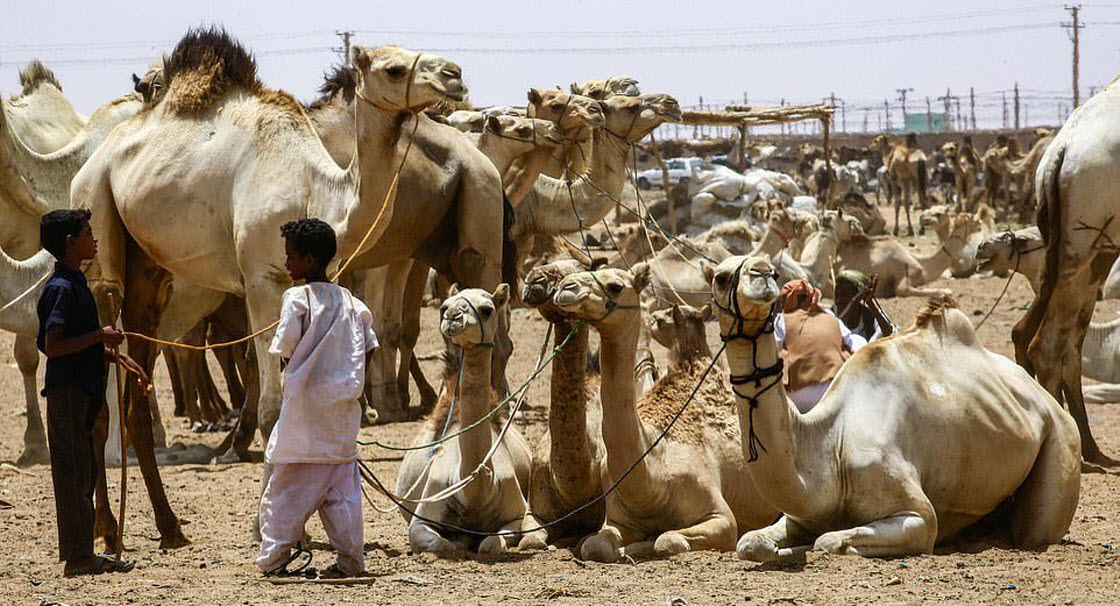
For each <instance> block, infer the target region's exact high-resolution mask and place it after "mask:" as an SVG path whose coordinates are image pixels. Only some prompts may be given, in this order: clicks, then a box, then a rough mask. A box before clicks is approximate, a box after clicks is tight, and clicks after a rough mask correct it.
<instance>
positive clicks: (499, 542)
mask: <svg viewBox="0 0 1120 606" xmlns="http://www.w3.org/2000/svg"><path fill="white" fill-rule="evenodd" d="M506 551H509V545H507V544H506V537H505V536H504V535H498V536H492V537H486V538H485V539H482V542H481V543H479V544H478V553H484V554H488V555H496V554H499V553H505V552H506Z"/></svg>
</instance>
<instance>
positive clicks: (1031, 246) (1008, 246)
mask: <svg viewBox="0 0 1120 606" xmlns="http://www.w3.org/2000/svg"><path fill="white" fill-rule="evenodd" d="M1041 246H1042V236H1041V235H1040V234H1039V232H1038V228H1027V229H1020V230H1019V231H1010V230H1008V231H1003V232H1000V233H998V234H991V235H990V236H988V237H987V238H984V241H983V242H981V243H980V247H979V248H978V249H977V250H976V260H977V261H980V266H979V268H978V269H979V270H980V271H994V272H1004V271H1011V270H1013V269H1015V263H1016V261H1017V259H1018V257H1019V256H1020V255H1022V254H1024V253H1026V252H1029V251H1031V250H1036V249H1038V248H1039V247H1041Z"/></svg>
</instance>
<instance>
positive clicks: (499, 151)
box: [477, 131, 535, 176]
mask: <svg viewBox="0 0 1120 606" xmlns="http://www.w3.org/2000/svg"><path fill="white" fill-rule="evenodd" d="M477 147H478V151H480V152H482V155H484V156H486V158H487V159H488V160H490V163H491V164H493V165H494V168H496V169H498V174H499V175H503V176H504V175H505V174H506V171H507V170H509V167H510V165H512V164H513V161H514V160H516V159H517V158H520V157H522V156H525V155H527V154H529V153H530V152H532V151H533V149H535V147H534V146H533V144H532V143H529V142H526V141H520V140H511V139H509V138H506V137H503V136H502V135H498V134H496V133H492V132H490V131H484V132H483V133H482V136H481V137H479V139H478V144H477Z"/></svg>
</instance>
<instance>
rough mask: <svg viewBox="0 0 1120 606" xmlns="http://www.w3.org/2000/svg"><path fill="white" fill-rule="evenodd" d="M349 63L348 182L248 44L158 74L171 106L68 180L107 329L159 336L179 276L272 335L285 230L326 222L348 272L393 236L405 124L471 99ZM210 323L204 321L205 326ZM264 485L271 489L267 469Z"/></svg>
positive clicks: (138, 349)
mask: <svg viewBox="0 0 1120 606" xmlns="http://www.w3.org/2000/svg"><path fill="white" fill-rule="evenodd" d="M352 55H353V56H352V60H353V62H354V64H355V65H356V66H358V69H359V70H360V71H361V79H362V84H361V86H359V88H358V91H357V93H358V94H359V95H360V97H361V98H362V99H364V100H365V101H364V102H363V103H360V104H356V105H355V110H354V113H353V119H354V120H355V122H356V125H355V132H358V133H360V137H359V139H358V140H359V145H358V146H357V154H356V157H355V159H354V162H353V163H352V164H351V166H350V167H349V169H341V168H339V167H338V165H337V164H336V163H335V162H334V160H333V159H332V158H331V157H330V156H329V155H328V154H327V152H326V150H324V148H323V145H322V143H321V141H320V140H319V138H318V137H317V136H316V134H315V131H314V130H313V128H312V125H311V123H310V121H309V120H308V119H307V116H306V114H305V113H304V111H303V108H302V107H300V106H299V104H298V103H296V102H295V101H294V99H292V98H291V96H289V95H288V94H287V93H284V92H281V91H274V90H269V89H266V88H265V87H264V86H263V85H262V84H261V82H260V80H259V79H258V78H257V74H256V65H255V62H254V61H253V59H252V58H251V56H250V55H249V53H248V52H247V51H246V50H245V49H244V48H243V47H242V46H241V45H240V44H238V43H237V42H235V41H234V40H232V39H231V38H230V37H229V36H228V35H227V34H226V33H225V32H224V31H220V30H216V29H211V30H205V29H198V30H192V31H190V32H188V34H187V35H186V36H185V37H184V38H183V39H182V40H181V41H180V42H179V44H178V45H177V46H176V48H175V50H174V51H173V52H172V54H171V55H170V56H169V57H168V59H167V61H166V64H165V66H164V81H165V82H166V92H165V93H164V95H163V98H162V99H161V100H160V101H159V103H157V104H156V105H154V106H151V107H149V108H147V109H146V110H145V111H142V112H141V113H140V114H138V115H137V116H135V117H133V118H132V119H130V120H128V121H126V122H123V123H121V124H119V125H118V126H117V128H115V129H114V130H113V131H112V133H111V134H110V136H109V138H108V139H107V140H106V142H105V144H103V145H102V146H101V147H100V148H99V149H98V150H97V151H96V152H95V153H94V154H93V156H92V157H91V158H90V160H89V161H88V162H86V164H85V165H84V166H83V167H82V169H81V170H80V171H79V172H78V174H77V176H75V178H74V182H73V188H72V191H73V197H72V200H73V203H74V204H75V205H76V206H79V207H85V208H90V209H91V210H92V211H93V219H92V222H93V223H94V231H95V232H96V233H97V234H98V235H99V237H100V238H101V239H102V242H103V246H102V253H101V254H100V255H99V258H98V259H97V260H96V261H95V262H94V264H93V265H92V267H91V269H90V274H91V276H90V284H91V287H92V288H93V289H94V291H95V293H97V294H98V295H99V301H100V303H101V309H102V313H103V314H104V318H105V319H111V318H113V317H115V316H116V313H115V310H116V306H115V305H113V304H112V303H113V302H118V303H119V302H123V313H122V320H123V323H124V326H125V328H126V329H127V330H129V331H134V332H137V333H143V334H154V333H156V331H157V327H159V324H160V318H161V314H162V311H163V310H162V307H163V306H164V304H165V303H166V300H167V299H166V290H167V289H166V285H167V284H168V283H169V281H170V278H171V276H172V275H175V276H177V277H180V278H182V279H185V280H187V281H188V282H191V283H193V284H196V285H198V286H200V287H203V288H206V289H209V290H211V291H214V292H218V293H221V292H226V293H234V294H238V295H242V296H244V297H245V298H246V302H247V305H248V310H249V319H250V328H252V329H254V330H258V329H260V330H264V329H267V328H268V327H269V323H270V322H271V321H272V320H273V319H274V318H275V317H276V314H277V311H278V310H279V309H280V299H281V297H282V294H283V291H284V290H285V289H286V288H287V287H288V286H289V285H290V281H289V279H288V277H287V276H286V275H285V274H284V272H283V270H282V269H279V268H280V267H282V259H283V258H284V254H283V242H282V239H281V238H280V237H279V235H278V234H279V231H278V230H279V227H280V225H282V224H283V223H285V222H287V221H290V220H292V219H295V218H298V217H303V216H317V217H320V218H322V219H323V220H325V221H327V222H328V223H330V224H332V226H333V227H334V228H335V230H336V232H337V233H338V244H339V252H340V258H345V257H346V256H349V255H351V254H355V253H361V252H363V251H362V250H359V245H360V243H361V241H362V240H363V238H366V237H367V236H368V238H369V239H368V240H367V242H366V243H365V246H369V243H368V242H369V241H372V242H376V241H377V239H378V238H379V237H380V236H381V234H382V233H383V232H384V230H385V229H386V228H387V227H388V226H389V221H387V220H383V221H381V222H380V223H378V224H375V223H374V221H375V219H376V218H377V217H378V215H379V211H384V214H385V215H386V216H393V212H392V208H393V207H392V205H393V203H394V202H395V198H394V197H393V196H390V195H388V194H390V193H391V191H390V183H391V182H392V177H393V174H394V172H395V171H396V168H397V166H398V165H399V164H400V157H401V151H400V148H399V147H398V145H397V144H398V140H399V139H400V138H401V137H402V136H405V133H406V132H407V124H409V123H410V122H412V121H413V120H416V119H422V118H410V113H411V111H412V110H414V109H418V108H422V107H424V106H427V105H430V104H432V103H436V102H438V101H439V100H441V99H444V98H449V97H450V98H452V99H457V98H461V97H462V95H463V94H464V89H463V85H462V80H461V76H460V71H459V68H458V66H456V65H455V64H453V63H451V62H449V61H448V60H446V59H443V58H441V57H436V56H434V55H422V56H421V55H417V54H416V53H412V52H409V51H406V50H404V49H401V48H397V47H386V48H380V49H375V50H368V49H365V48H362V47H354V48H353V49H352ZM218 146H220V147H218ZM229 158H236V159H237V161H236V162H230V161H228V159H229ZM244 183H251V184H252V186H251V187H242V186H241V185H242V184H244ZM202 192H205V195H202ZM200 205H201V206H200ZM500 216H501V215H500V214H499V215H497V217H493V218H492V219H493V220H500V219H499V218H500ZM495 273H497V272H495ZM110 294H113V295H114V296H112V300H110V296H109V295H110ZM220 302H221V299H220V298H219V299H218V301H217V302H216V303H215V307H216V306H217V305H218V304H220ZM212 309H214V308H209V309H201V308H200V309H197V310H195V311H196V312H197V313H198V314H199V316H204V315H206V314H208V313H209V312H210V311H211V310H212ZM188 319H189V318H186V317H184V318H179V320H180V321H182V322H184V323H185V324H186V325H187V326H188V327H189V326H193V325H194V324H195V323H196V322H197V321H198V320H199V319H201V317H196V318H194V320H193V321H189V322H188ZM269 334H270V333H269V331H265V334H264V335H263V336H262V337H260V338H258V339H256V340H255V341H254V347H255V348H256V353H257V359H258V361H259V362H260V363H259V364H258V367H259V370H260V372H259V376H260V386H261V395H260V398H259V408H258V414H259V417H260V425H261V429H262V432H263V433H264V435H265V436H267V435H268V434H269V433H270V432H271V429H272V426H273V424H274V423H275V421H276V418H277V416H278V413H279V403H280V389H279V387H280V381H279V379H280V375H279V368H277V365H275V364H274V363H270V362H269V360H270V359H271V358H269V354H268V353H267V344H268V337H269ZM128 345H129V352H130V353H131V354H132V356H133V357H134V358H135V359H137V361H139V362H140V363H141V364H143V365H144V366H145V368H147V369H148V370H149V371H150V370H151V368H152V365H153V363H154V359H155V353H156V349H155V347H153V346H152V345H151V344H150V343H148V342H146V341H144V340H142V339H139V338H136V337H130V338H129V344H128ZM129 398H130V401H131V402H132V404H131V413H130V415H129V428H130V434H131V436H132V438H133V443H134V445H135V448H136V452H137V454H138V456H139V459H140V465H141V470H142V471H143V474H144V479H145V483H146V485H147V487H148V492H149V496H150V497H151V498H152V503H153V509H154V510H155V512H156V522H157V526H158V528H159V531H160V535H161V544H163V545H164V546H167V547H176V546H180V545H184V544H186V543H187V542H188V541H187V539H186V537H185V536H184V535H183V533H182V530H181V528H180V527H179V521H178V519H177V518H176V516H175V514H174V512H173V511H172V510H171V507H170V504H169V503H168V502H167V497H166V495H165V493H164V490H163V485H162V483H161V482H160V479H159V472H158V469H157V468H156V467H155V461H154V457H153V454H152V442H151V439H152V438H151V428H150V423H149V422H148V420H149V419H150V408H149V402H148V395H147V394H146V393H143V392H141V391H139V390H138V389H136V388H132V389H130V391H129ZM265 475H266V480H267V476H268V467H267V466H266V469H265ZM105 513H106V515H110V514H109V512H105Z"/></svg>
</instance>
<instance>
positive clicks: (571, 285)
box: [553, 264, 777, 562]
mask: <svg viewBox="0 0 1120 606" xmlns="http://www.w3.org/2000/svg"><path fill="white" fill-rule="evenodd" d="M649 272H650V269H649V266H648V265H645V264H639V265H637V266H636V267H635V268H634V273H630V272H627V271H624V270H620V269H614V268H606V269H599V270H596V271H594V272H580V273H575V274H571V275H569V276H567V277H566V278H564V279H563V280H562V281H561V282H560V284H559V286H558V287H557V291H556V294H555V295H554V296H553V303H554V304H555V305H556V306H557V307H558V308H559V309H560V310H561V311H562V312H563V313H564V314H565V315H567V316H569V317H571V318H573V319H580V320H583V321H585V322H587V323H589V324H590V325H591V326H592V327H593V328H594V329H595V330H596V331H598V333H599V337H600V339H601V342H602V351H601V363H602V368H603V376H602V386H601V388H600V399H601V401H602V403H603V426H602V430H603V441H604V444H605V446H606V450H607V456H606V465H605V471H604V473H603V476H602V486H603V488H604V490H606V489H607V488H608V487H610V486H612V485H614V484H615V483H616V482H618V483H619V484H618V486H617V488H616V489H615V491H614V492H612V493H611V494H610V495H609V496H608V497H607V515H606V522H605V523H604V524H603V527H602V528H601V529H600V530H599V531H598V532H597V533H596V534H594V535H592V536H590V537H588V538H587V539H585V540H584V542H583V545H582V547H581V548H580V556H581V557H582V558H584V559H587V560H595V561H600V562H617V561H619V560H620V559H622V558H623V557H625V556H627V555H629V556H633V557H643V556H646V557H648V556H668V555H673V554H677V553H681V552H685V551H698V550H721V551H728V550H730V549H732V548H733V547H734V545H735V540H736V537H737V536H738V532H739V529H740V528H742V529H746V528H758V527H760V526H762V525H763V524H766V523H768V522H770V521H772V520H773V519H774V517H775V515H776V513H777V512H776V510H775V509H774V508H773V507H772V506H770V505H769V504H768V503H767V502H766V501H764V500H763V499H761V498H760V497H759V495H758V493H757V491H756V490H755V488H754V483H752V482H751V480H750V473H749V472H748V470H747V466H746V461H745V460H744V458H743V453H742V450H741V448H740V446H739V442H740V439H739V431H738V426H737V424H736V423H735V420H734V413H733V411H732V408H731V401H732V400H731V397H730V394H729V393H728V390H727V387H726V385H725V383H724V379H725V377H724V372H723V370H722V369H720V368H718V367H713V368H712V370H711V371H710V372H709V374H708V375H707V377H706V378H705V379H704V382H703V385H702V386H701V387H700V389H699V390H698V391H697V393H696V396H695V397H694V398H693V399H692V400H691V402H689V406H688V407H687V408H685V409H684V412H683V415H681V416H680V418H679V419H678V421H677V424H676V425H675V426H674V430H673V431H672V432H671V433H669V434H667V435H666V437H665V439H664V440H663V441H661V442H658V443H657V444H656V445H654V440H655V439H657V437H658V436H659V435H660V434H661V432H662V430H664V428H666V426H667V425H668V424H669V422H670V420H671V419H672V418H674V415H675V414H677V412H678V411H679V409H680V408H681V407H682V406H683V405H684V403H685V402H686V401H688V399H689V395H690V393H691V392H692V390H693V389H694V388H695V387H696V386H697V385H698V384H699V383H700V380H701V377H703V376H704V371H705V369H707V368H708V367H709V366H710V365H711V363H712V355H711V352H710V351H708V350H707V346H706V344H704V345H703V346H700V344H699V341H697V340H696V339H678V341H680V342H683V343H685V344H692V345H695V346H696V350H695V351H688V352H683V353H682V354H681V355H680V357H679V358H678V359H681V360H682V364H681V366H680V367H679V368H676V369H673V370H671V371H670V372H669V373H668V374H667V375H666V376H664V377H662V378H661V379H660V380H658V382H657V383H656V384H655V385H654V387H653V389H652V390H651V391H650V392H648V393H646V394H645V395H644V396H642V398H641V400H640V401H639V400H638V398H637V396H636V393H635V392H636V388H635V385H634V372H633V370H634V356H635V350H636V348H637V341H638V333H639V332H640V330H641V328H640V323H641V308H640V306H639V305H638V302H639V299H640V293H641V291H642V290H643V289H644V288H645V287H646V285H647V284H648V283H649ZM647 448H652V450H651V451H650V452H649V454H648V456H645V457H644V458H643V455H644V453H645V451H646V449H647ZM631 465H634V467H633V469H632V470H630V467H631ZM628 470H629V471H628ZM626 473H628V474H629V475H627V476H626V477H625V478H624V477H623V474H626Z"/></svg>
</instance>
